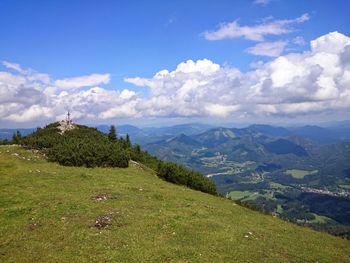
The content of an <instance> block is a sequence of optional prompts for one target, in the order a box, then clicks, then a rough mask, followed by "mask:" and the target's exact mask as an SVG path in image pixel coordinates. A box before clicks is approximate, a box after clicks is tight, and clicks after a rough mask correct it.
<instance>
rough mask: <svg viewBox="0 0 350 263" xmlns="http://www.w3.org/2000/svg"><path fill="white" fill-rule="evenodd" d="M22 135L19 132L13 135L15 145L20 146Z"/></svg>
mask: <svg viewBox="0 0 350 263" xmlns="http://www.w3.org/2000/svg"><path fill="white" fill-rule="evenodd" d="M21 139H22V135H21V133H20V131H19V130H17V131H16V132H14V133H13V135H12V143H13V144H19V143H20V142H21Z"/></svg>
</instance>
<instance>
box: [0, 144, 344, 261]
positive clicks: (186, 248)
mask: <svg viewBox="0 0 350 263" xmlns="http://www.w3.org/2000/svg"><path fill="white" fill-rule="evenodd" d="M349 255H350V242H349V241H347V240H343V239H340V238H337V237H333V236H330V235H328V234H325V233H320V232H315V231H313V230H311V229H308V228H302V227H299V226H296V225H293V224H290V223H287V222H284V221H282V220H280V219H278V218H276V217H272V216H269V215H264V214H261V213H259V212H256V211H253V210H250V209H247V208H244V207H241V206H239V205H237V204H235V203H234V202H232V201H230V200H227V199H224V198H221V197H217V196H213V195H209V194H206V193H202V192H199V191H195V190H192V189H189V188H186V187H183V186H179V185H175V184H170V183H168V182H165V181H163V180H160V179H159V178H158V177H157V176H156V175H155V173H154V172H153V171H152V170H150V169H148V168H146V167H144V166H143V165H141V164H138V163H135V162H131V163H130V165H129V167H128V168H84V167H66V166H60V165H58V164H56V163H50V162H47V161H46V160H45V159H44V158H43V156H42V155H41V154H39V153H37V152H36V151H32V150H24V149H23V148H20V147H17V146H1V147H0V261H1V262H58V261H59V262H74V261H76V262H105V261H107V262H248V261H249V262H291V261H293V262H350V258H349Z"/></svg>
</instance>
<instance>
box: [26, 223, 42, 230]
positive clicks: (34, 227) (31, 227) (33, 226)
mask: <svg viewBox="0 0 350 263" xmlns="http://www.w3.org/2000/svg"><path fill="white" fill-rule="evenodd" d="M39 226H40V225H39V224H38V223H36V222H32V223H30V224H29V225H28V226H27V229H28V230H30V231H33V230H35V229H37V228H38V227H39Z"/></svg>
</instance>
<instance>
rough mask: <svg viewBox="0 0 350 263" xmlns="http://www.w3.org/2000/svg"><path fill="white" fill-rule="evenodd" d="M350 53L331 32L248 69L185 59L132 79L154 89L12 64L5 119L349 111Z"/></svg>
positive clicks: (0, 108)
mask: <svg viewBox="0 0 350 263" xmlns="http://www.w3.org/2000/svg"><path fill="white" fill-rule="evenodd" d="M261 44H263V43H261ZM276 54H277V53H276ZM265 55H266V54H265ZM349 57H350V38H349V37H348V36H345V35H343V34H341V33H338V32H332V33H329V34H326V35H324V36H321V37H319V38H317V39H314V40H312V41H311V43H310V49H309V50H308V51H304V52H302V53H290V54H285V55H280V56H279V57H277V58H274V59H272V60H271V61H269V62H265V63H264V62H262V61H258V62H256V63H254V68H253V69H252V70H251V71H248V72H241V71H240V70H239V69H237V68H234V67H231V66H221V65H219V64H217V63H215V62H213V61H211V60H208V59H201V60H197V61H192V60H187V61H184V62H182V63H180V64H179V65H178V66H177V67H176V68H175V69H174V70H170V69H163V70H160V71H159V72H157V73H155V74H154V76H153V77H149V78H141V77H134V78H126V79H125V81H126V82H129V83H132V84H134V85H136V86H142V87H147V88H148V89H149V92H147V95H145V94H143V93H141V92H135V91H132V90H129V89H123V90H114V89H111V88H103V87H98V86H96V85H97V84H98V83H99V84H103V83H108V81H109V79H110V76H109V74H104V77H103V76H101V75H99V74H92V75H89V76H82V77H74V78H70V79H64V80H59V79H56V80H55V79H52V78H51V77H50V76H48V75H47V74H43V73H38V72H35V71H33V70H30V69H23V68H22V67H21V66H20V65H17V64H13V63H10V64H6V65H4V66H5V68H6V71H0V120H2V121H11V122H32V121H36V120H40V121H42V122H43V123H44V122H48V121H52V120H55V119H61V118H63V116H64V114H65V112H66V111H67V109H70V110H71V111H72V113H73V118H74V119H75V120H79V119H86V120H96V119H104V120H108V119H113V118H142V117H152V118H153V117H170V118H171V117H214V118H235V119H236V118H240V117H242V116H244V117H251V118H260V117H266V116H270V117H271V118H274V117H278V118H281V117H288V118H289V117H295V116H300V115H308V114H321V115H322V114H325V113H327V114H328V113H334V114H343V115H346V114H349V113H350V63H349V61H350V60H349ZM96 76H98V77H96ZM57 84H60V85H57ZM82 87H84V88H82Z"/></svg>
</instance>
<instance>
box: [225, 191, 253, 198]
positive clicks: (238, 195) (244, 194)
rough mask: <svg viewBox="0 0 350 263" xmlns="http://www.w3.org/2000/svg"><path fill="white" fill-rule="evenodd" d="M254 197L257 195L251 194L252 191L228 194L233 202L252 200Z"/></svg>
mask: <svg viewBox="0 0 350 263" xmlns="http://www.w3.org/2000/svg"><path fill="white" fill-rule="evenodd" d="M254 195H257V194H254V193H253V192H250V191H231V192H230V193H229V194H228V197H229V198H231V199H233V200H242V199H246V198H250V197H251V196H254ZM253 199H254V198H253Z"/></svg>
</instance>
